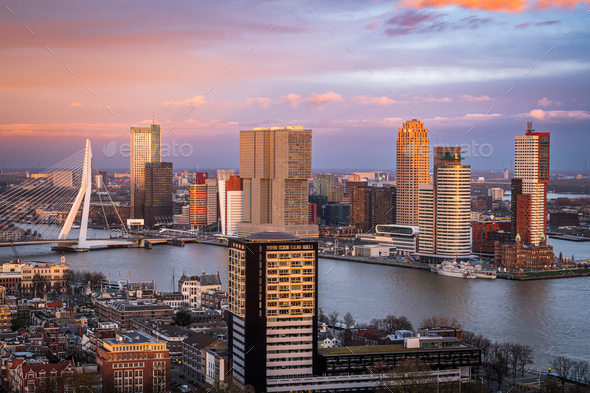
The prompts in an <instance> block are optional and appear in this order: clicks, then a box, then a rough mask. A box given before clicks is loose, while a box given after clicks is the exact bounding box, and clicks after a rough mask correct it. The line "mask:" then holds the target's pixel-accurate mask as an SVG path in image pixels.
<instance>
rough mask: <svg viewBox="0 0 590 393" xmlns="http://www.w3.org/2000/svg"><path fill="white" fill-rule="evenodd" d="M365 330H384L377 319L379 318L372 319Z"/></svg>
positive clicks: (381, 321)
mask: <svg viewBox="0 0 590 393" xmlns="http://www.w3.org/2000/svg"><path fill="white" fill-rule="evenodd" d="M367 329H372V330H385V329H383V320H382V319H379V318H373V319H371V322H369V325H368V326H367Z"/></svg>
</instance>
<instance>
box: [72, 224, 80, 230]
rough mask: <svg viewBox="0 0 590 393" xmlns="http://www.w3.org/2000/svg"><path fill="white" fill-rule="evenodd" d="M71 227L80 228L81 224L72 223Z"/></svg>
mask: <svg viewBox="0 0 590 393" xmlns="http://www.w3.org/2000/svg"><path fill="white" fill-rule="evenodd" d="M71 229H80V225H78V224H72V226H71Z"/></svg>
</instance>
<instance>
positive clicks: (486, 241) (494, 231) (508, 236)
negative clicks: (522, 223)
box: [471, 221, 512, 257]
mask: <svg viewBox="0 0 590 393" xmlns="http://www.w3.org/2000/svg"><path fill="white" fill-rule="evenodd" d="M510 230H511V223H510V221H483V222H474V223H473V224H472V228H471V231H472V236H471V238H472V246H471V251H472V252H473V253H474V254H477V255H482V256H488V257H489V256H493V255H494V252H495V244H496V242H497V241H499V242H500V243H510V242H511V241H512V233H511V232H510Z"/></svg>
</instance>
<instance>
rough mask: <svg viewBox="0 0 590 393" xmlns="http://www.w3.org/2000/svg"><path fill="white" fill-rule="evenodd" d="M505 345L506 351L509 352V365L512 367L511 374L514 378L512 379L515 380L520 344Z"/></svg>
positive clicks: (520, 349)
mask: <svg viewBox="0 0 590 393" xmlns="http://www.w3.org/2000/svg"><path fill="white" fill-rule="evenodd" d="M507 345H508V352H509V353H510V367H511V368H512V376H513V378H514V381H516V370H517V368H518V363H519V360H520V352H521V351H522V346H521V345H520V344H514V343H508V344H507Z"/></svg>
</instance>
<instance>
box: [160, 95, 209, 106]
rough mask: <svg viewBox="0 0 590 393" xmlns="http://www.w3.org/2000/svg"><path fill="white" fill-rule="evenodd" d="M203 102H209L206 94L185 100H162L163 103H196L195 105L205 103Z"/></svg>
mask: <svg viewBox="0 0 590 393" xmlns="http://www.w3.org/2000/svg"><path fill="white" fill-rule="evenodd" d="M203 104H207V101H205V96H195V97H193V98H187V99H186V100H184V101H166V102H162V105H194V106H199V105H203Z"/></svg>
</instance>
